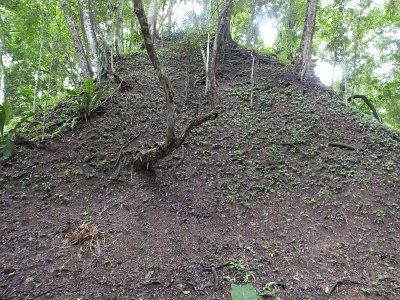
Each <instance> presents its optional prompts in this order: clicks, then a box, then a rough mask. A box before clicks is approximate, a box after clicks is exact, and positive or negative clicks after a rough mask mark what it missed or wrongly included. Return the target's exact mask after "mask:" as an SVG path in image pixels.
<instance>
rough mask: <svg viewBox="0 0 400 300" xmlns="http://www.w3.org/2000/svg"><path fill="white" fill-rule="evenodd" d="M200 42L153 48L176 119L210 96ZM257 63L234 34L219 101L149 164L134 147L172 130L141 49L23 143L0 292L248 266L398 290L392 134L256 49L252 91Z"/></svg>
mask: <svg viewBox="0 0 400 300" xmlns="http://www.w3.org/2000/svg"><path fill="white" fill-rule="evenodd" d="M199 53H200V52H199V51H198V50H196V49H194V48H193V47H192V46H191V45H190V44H189V43H188V42H187V41H185V40H181V41H178V42H175V43H173V44H171V45H170V46H169V47H168V48H162V49H160V55H161V60H162V62H163V63H164V65H165V67H166V70H167V73H168V74H170V76H171V81H172V83H173V85H174V87H175V90H176V103H177V114H178V128H180V129H181V128H183V127H184V125H185V124H187V123H188V122H189V120H191V119H192V118H194V117H195V116H196V115H198V114H201V113H204V112H207V111H208V110H209V109H210V108H209V107H210V104H209V103H208V102H207V101H206V100H205V99H204V97H203V93H204V80H202V77H203V71H202V62H201V58H200V55H198V54H199ZM250 72H251V56H250V53H248V52H246V51H244V50H239V49H227V50H225V52H224V55H223V57H222V58H221V62H220V64H219V67H218V74H217V77H218V78H219V80H218V82H219V87H218V89H219V96H220V102H219V103H218V105H219V106H220V108H219V109H220V111H221V113H220V115H219V117H218V118H217V119H216V120H214V121H210V122H208V123H206V124H204V125H202V126H201V127H199V128H198V129H196V130H194V132H193V134H192V135H191V137H190V138H189V139H188V140H187V142H186V143H185V145H184V147H183V148H182V149H180V150H178V151H175V153H174V154H173V155H172V156H171V157H168V158H167V159H165V160H163V161H160V162H159V163H158V164H157V165H156V166H155V167H154V168H153V170H151V171H149V172H140V173H135V172H134V171H133V169H132V167H131V165H130V161H131V157H132V154H133V153H134V151H135V150H136V149H138V148H140V147H143V146H144V145H150V144H152V143H154V142H157V141H162V140H163V138H164V122H165V114H164V104H163V94H162V90H161V88H160V86H159V85H158V82H157V79H156V76H155V74H154V72H153V71H152V69H151V65H150V62H149V61H148V60H147V58H146V55H145V53H142V52H141V53H136V54H133V55H130V56H127V57H124V58H123V60H122V61H120V62H119V65H118V73H119V74H121V78H122V79H123V80H125V81H126V82H127V83H128V85H129V86H130V89H128V90H124V91H122V90H118V91H116V92H115V93H114V94H113V95H112V97H109V98H108V99H107V100H106V101H105V102H104V103H103V104H102V106H101V107H100V108H99V109H98V110H97V111H96V112H95V113H94V114H93V115H91V116H90V118H89V119H88V120H87V121H86V122H80V123H79V124H78V125H77V126H76V127H75V128H73V129H72V130H70V131H68V132H66V133H63V134H61V135H60V136H58V137H55V138H51V139H50V138H49V139H47V140H46V141H45V142H44V143H40V144H39V145H38V147H22V148H19V149H18V151H17V154H16V155H15V157H14V158H13V159H12V160H10V161H9V162H8V163H6V164H5V165H3V166H1V167H0V168H1V178H0V299H71V300H76V299H230V294H229V291H230V286H231V284H232V283H237V284H243V283H244V282H249V283H251V284H253V285H254V286H255V287H256V288H257V290H258V291H259V293H262V292H263V291H264V292H265V293H266V294H268V295H270V296H268V295H266V296H265V298H269V299H278V297H279V299H291V300H293V299H314V300H315V299H331V300H334V299H400V274H399V269H398V263H399V261H400V254H399V253H400V251H399V250H400V249H399V248H400V230H399V229H400V228H399V225H400V224H399V210H400V201H399V200H400V199H399V198H400V193H399V192H400V187H399V184H400V172H399V171H400V138H399V135H398V134H397V133H395V132H394V131H392V130H390V129H388V128H386V127H384V126H383V125H381V124H379V123H378V122H377V121H375V120H373V119H372V117H370V116H364V115H361V114H360V113H358V112H356V111H355V110H353V109H352V108H351V107H347V106H346V105H345V104H343V103H341V102H340V101H339V100H338V99H337V98H336V96H335V95H334V94H333V93H332V92H331V91H329V90H328V89H326V88H323V87H321V86H319V85H318V84H317V83H315V82H305V83H302V82H300V81H299V80H298V79H297V78H296V76H294V75H293V74H292V73H291V71H290V68H288V67H287V66H285V65H282V64H281V63H278V62H276V61H274V60H273V59H271V58H269V57H266V56H261V55H258V56H257V59H256V65H255V79H256V82H255V85H254V107H250V101H249V100H250V86H251V85H250ZM103 86H110V87H113V88H116V87H117V85H113V84H112V83H103ZM57 118H58V119H57ZM53 119H56V120H57V122H58V123H57V124H58V125H57V126H60V125H59V124H62V123H65V120H66V116H65V115H63V114H61V113H59V112H58V111H55V112H54V116H53ZM55 123H56V122H55ZM54 126H55V125H54V124H53V127H51V126H49V129H48V130H50V129H52V130H55V129H54V128H55V127H54ZM82 224H85V225H83V227H80V226H82ZM85 228H91V229H90V230H89V229H88V230H89V231H84V232H82V235H81V236H79V232H80V231H79V230H84V229H85ZM91 230H93V231H91ZM96 230H97V231H96ZM74 234H76V236H75V235H74ZM71 236H73V237H75V238H76V239H74V240H73V241H76V242H71V239H70V240H69V239H68V237H71ZM271 283H276V284H271ZM268 286H275V287H276V288H272V289H271V288H270V289H268ZM263 288H264V290H263Z"/></svg>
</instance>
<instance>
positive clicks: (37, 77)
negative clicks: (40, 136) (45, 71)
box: [32, 12, 46, 112]
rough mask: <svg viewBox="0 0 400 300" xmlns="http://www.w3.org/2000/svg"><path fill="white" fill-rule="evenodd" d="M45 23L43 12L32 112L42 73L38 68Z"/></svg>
mask: <svg viewBox="0 0 400 300" xmlns="http://www.w3.org/2000/svg"><path fill="white" fill-rule="evenodd" d="M45 23H46V19H45V16H44V12H43V18H42V26H41V28H40V48H39V64H38V68H37V71H36V74H35V91H34V93H33V108H32V110H33V112H36V100H37V96H38V91H39V82H40V74H41V73H42V72H41V71H40V70H41V69H42V58H43V38H44V37H43V31H44V26H45Z"/></svg>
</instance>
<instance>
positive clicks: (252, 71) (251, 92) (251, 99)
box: [250, 51, 254, 107]
mask: <svg viewBox="0 0 400 300" xmlns="http://www.w3.org/2000/svg"><path fill="white" fill-rule="evenodd" d="M250 54H251V58H252V59H253V61H252V63H251V76H250V81H251V90H250V106H251V107H253V88H254V55H253V51H251V52H250Z"/></svg>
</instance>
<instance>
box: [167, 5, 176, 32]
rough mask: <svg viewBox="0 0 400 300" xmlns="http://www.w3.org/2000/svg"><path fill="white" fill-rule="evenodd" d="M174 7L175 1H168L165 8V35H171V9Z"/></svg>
mask: <svg viewBox="0 0 400 300" xmlns="http://www.w3.org/2000/svg"><path fill="white" fill-rule="evenodd" d="M174 5H175V0H170V1H169V5H168V8H167V34H168V35H171V34H172V9H173V7H174Z"/></svg>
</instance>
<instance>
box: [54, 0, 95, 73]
mask: <svg viewBox="0 0 400 300" xmlns="http://www.w3.org/2000/svg"><path fill="white" fill-rule="evenodd" d="M61 7H62V9H63V11H64V15H65V19H66V20H67V24H68V28H69V31H70V32H71V37H72V41H73V43H74V47H75V51H76V55H77V56H78V62H79V67H80V68H81V71H82V74H83V77H84V78H89V77H93V71H92V68H91V66H90V62H89V59H88V57H87V55H86V53H85V50H84V48H83V44H82V41H81V39H80V38H79V34H78V30H77V29H76V24H75V20H74V18H73V16H72V12H71V9H70V7H69V0H61Z"/></svg>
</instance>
